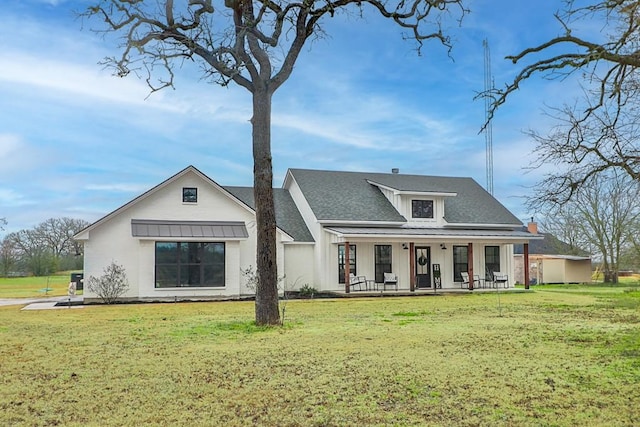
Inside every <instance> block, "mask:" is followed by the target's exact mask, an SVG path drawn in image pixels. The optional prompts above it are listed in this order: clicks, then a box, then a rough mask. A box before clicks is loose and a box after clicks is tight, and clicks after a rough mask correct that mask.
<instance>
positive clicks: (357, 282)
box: [349, 273, 367, 291]
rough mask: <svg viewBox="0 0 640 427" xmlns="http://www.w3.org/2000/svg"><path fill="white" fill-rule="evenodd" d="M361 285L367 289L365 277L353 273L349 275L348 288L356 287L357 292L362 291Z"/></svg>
mask: <svg viewBox="0 0 640 427" xmlns="http://www.w3.org/2000/svg"><path fill="white" fill-rule="evenodd" d="M362 285H364V286H365V289H366V287H367V278H366V277H365V276H356V275H355V274H353V273H349V287H350V288H351V287H355V286H357V287H358V290H359V291H361V290H362Z"/></svg>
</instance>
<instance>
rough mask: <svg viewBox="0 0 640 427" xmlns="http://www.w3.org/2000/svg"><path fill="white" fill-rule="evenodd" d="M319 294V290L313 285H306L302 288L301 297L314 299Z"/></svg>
mask: <svg viewBox="0 0 640 427" xmlns="http://www.w3.org/2000/svg"><path fill="white" fill-rule="evenodd" d="M317 293H318V290H317V289H316V288H314V287H313V286H311V285H304V286H303V287H301V288H300V291H299V295H300V296H303V297H311V298H313V297H314V296H315V295H316V294H317Z"/></svg>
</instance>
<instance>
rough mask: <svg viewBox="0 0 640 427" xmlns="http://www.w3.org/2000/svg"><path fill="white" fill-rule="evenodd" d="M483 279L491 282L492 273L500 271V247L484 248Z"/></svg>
mask: <svg viewBox="0 0 640 427" xmlns="http://www.w3.org/2000/svg"><path fill="white" fill-rule="evenodd" d="M484 269H485V275H486V277H485V279H487V280H493V273H494V272H496V271H500V246H485V247H484Z"/></svg>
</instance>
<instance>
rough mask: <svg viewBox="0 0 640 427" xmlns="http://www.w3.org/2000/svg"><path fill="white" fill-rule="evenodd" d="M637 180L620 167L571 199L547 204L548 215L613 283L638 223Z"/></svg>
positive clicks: (639, 195)
mask: <svg viewBox="0 0 640 427" xmlns="http://www.w3.org/2000/svg"><path fill="white" fill-rule="evenodd" d="M639 197H640V183H638V182H637V181H635V180H633V179H631V178H629V176H628V175H626V174H624V173H623V172H621V171H620V170H614V169H612V170H609V171H607V172H606V173H602V174H600V175H598V176H595V177H594V178H593V179H591V180H590V181H589V183H588V184H585V185H583V186H582V187H581V188H580V189H579V190H577V191H576V192H575V193H574V197H573V198H572V200H570V201H569V202H567V203H566V204H564V205H563V206H561V207H560V206H559V205H557V204H552V205H551V208H552V209H551V211H550V212H549V217H554V218H557V219H558V221H560V222H562V223H564V224H565V227H566V229H567V231H568V233H569V234H571V235H572V236H573V237H574V241H580V242H581V244H582V245H583V247H586V248H589V249H590V250H592V251H594V255H595V256H596V257H597V258H600V259H601V262H602V266H603V271H604V280H605V282H613V283H615V282H617V281H618V271H619V263H620V260H621V256H622V253H623V251H624V250H625V249H626V248H627V247H628V246H629V245H630V244H632V238H633V236H634V233H635V231H636V230H637V229H638V224H639V222H640V206H639V205H638V203H637V201H638V198H639Z"/></svg>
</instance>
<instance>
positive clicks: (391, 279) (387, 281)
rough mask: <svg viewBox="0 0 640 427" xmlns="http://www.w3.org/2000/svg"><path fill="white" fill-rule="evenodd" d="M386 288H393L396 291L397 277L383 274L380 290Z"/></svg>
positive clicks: (391, 274)
mask: <svg viewBox="0 0 640 427" xmlns="http://www.w3.org/2000/svg"><path fill="white" fill-rule="evenodd" d="M387 286H393V287H395V288H396V291H397V290H398V276H396V275H395V274H393V273H384V281H383V282H382V290H383V291H384V290H386V289H387Z"/></svg>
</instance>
